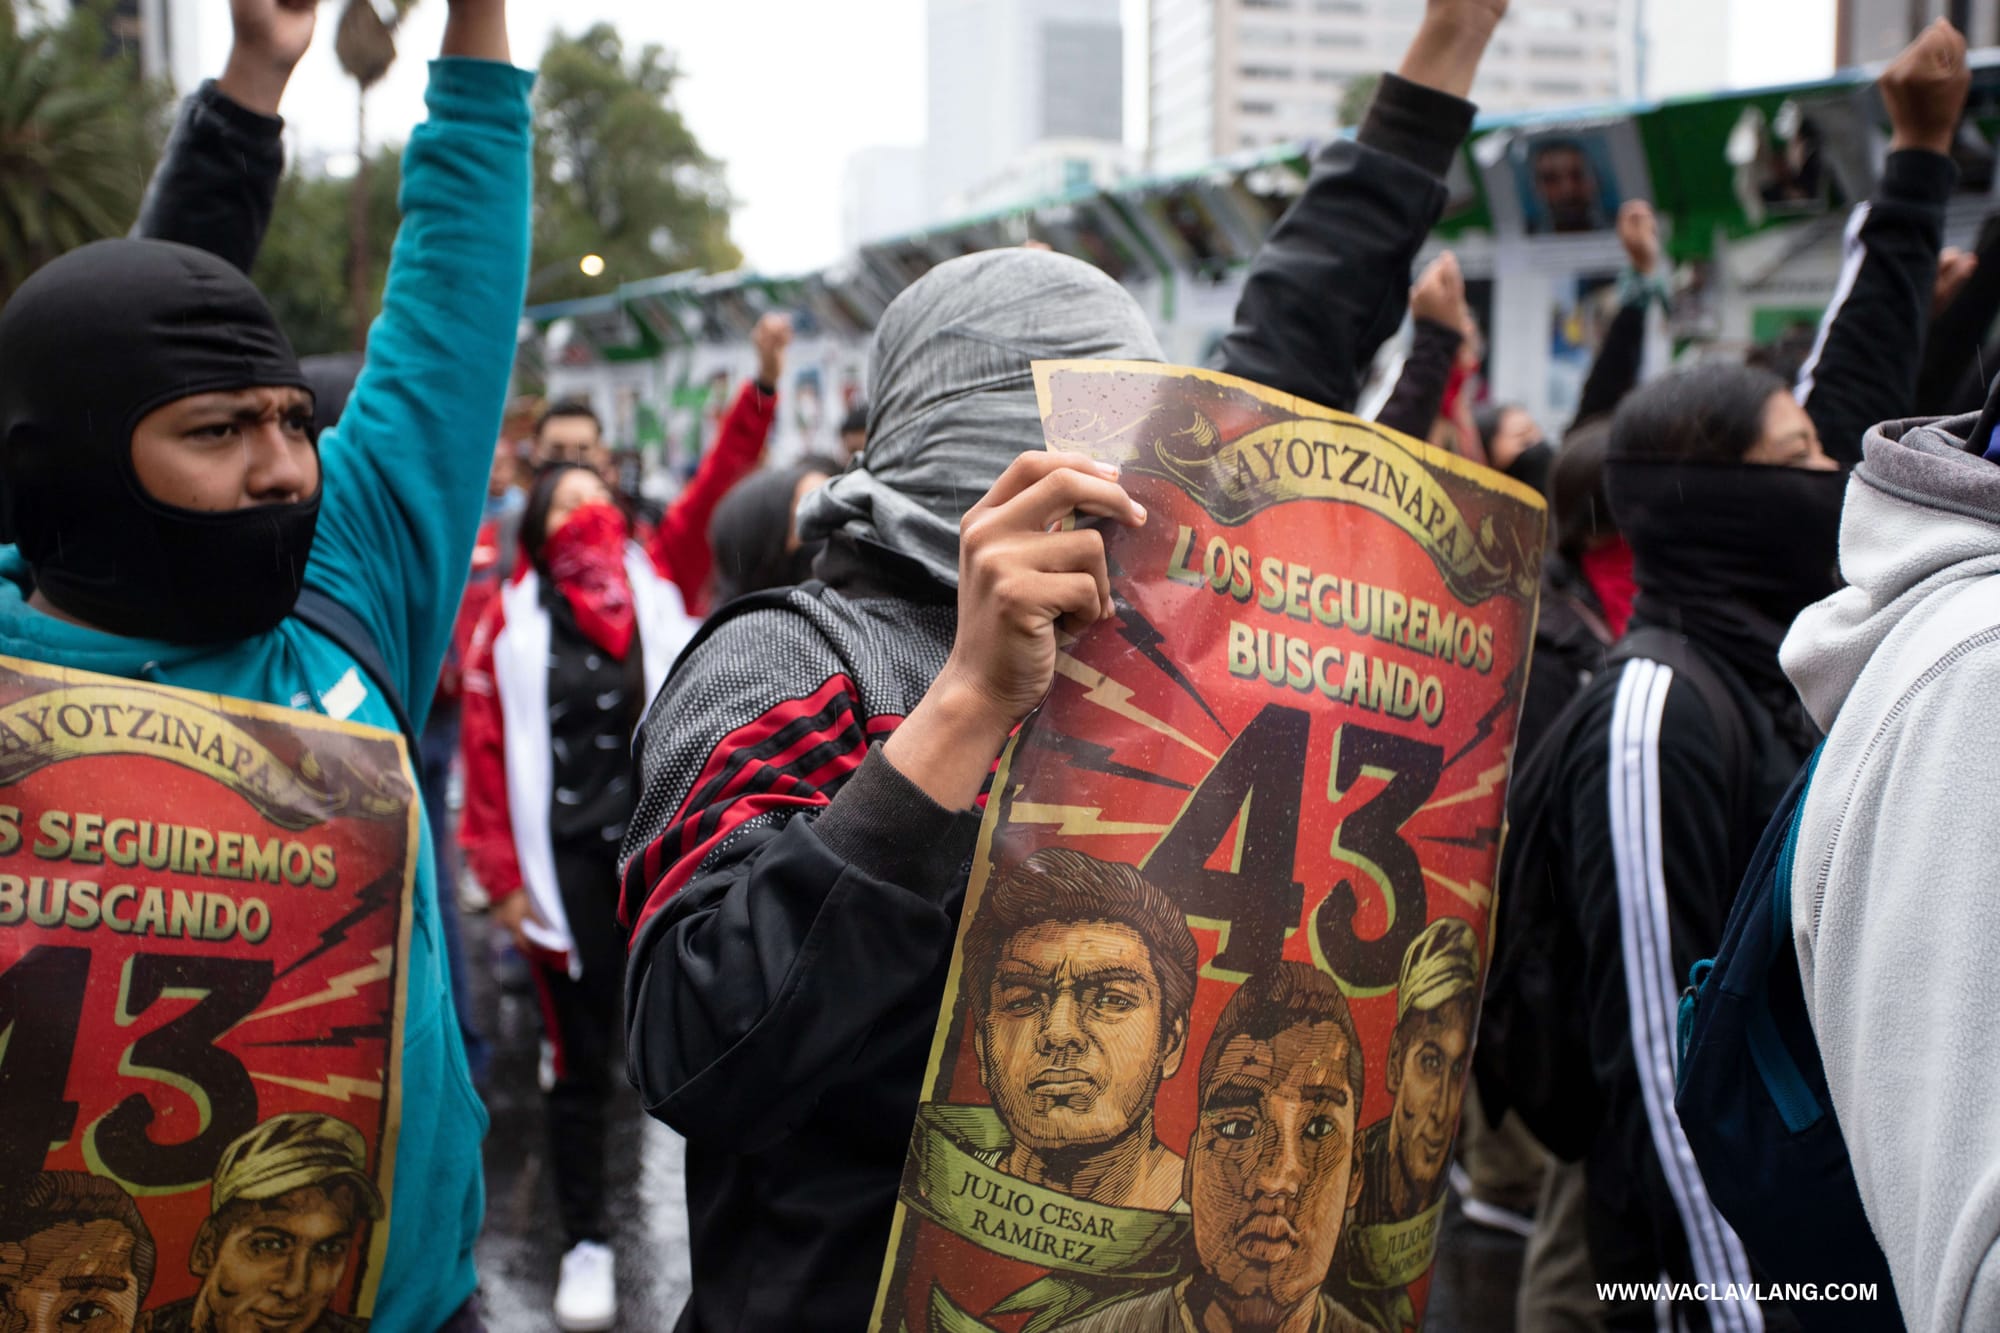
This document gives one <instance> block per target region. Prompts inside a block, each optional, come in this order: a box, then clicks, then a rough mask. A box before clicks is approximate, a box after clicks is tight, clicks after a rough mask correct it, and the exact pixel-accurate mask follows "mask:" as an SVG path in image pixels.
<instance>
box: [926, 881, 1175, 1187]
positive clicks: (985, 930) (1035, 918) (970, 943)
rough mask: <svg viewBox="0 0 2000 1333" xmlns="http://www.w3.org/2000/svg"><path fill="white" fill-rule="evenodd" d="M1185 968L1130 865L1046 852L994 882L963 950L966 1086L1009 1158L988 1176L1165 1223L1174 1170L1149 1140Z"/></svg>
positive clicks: (1163, 909)
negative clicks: (969, 1035) (970, 1052)
mask: <svg viewBox="0 0 2000 1333" xmlns="http://www.w3.org/2000/svg"><path fill="white" fill-rule="evenodd" d="M1198 966H1199V957H1198V955H1197V953H1196V950H1195V943H1194V936H1193V935H1192V934H1191V933H1189V931H1188V927H1187V920H1186V918H1185V916H1183V914H1182V913H1181V911H1180V909H1179V908H1178V907H1176V906H1175V905H1174V903H1173V902H1172V900H1170V899H1169V898H1168V897H1167V895H1166V894H1165V893H1163V892H1161V891H1160V890H1159V889H1158V888H1156V887H1155V886H1153V885H1152V884H1149V883H1148V882H1147V881H1146V880H1145V878H1144V877H1142V876H1141V875H1140V874H1139V872H1138V871H1137V870H1135V869H1133V868H1132V867H1131V866H1128V865H1122V864H1119V863H1117V862H1113V861H1100V860H1098V859H1097V858H1096V857H1092V856H1087V855H1085V854H1083V853H1082V852H1075V851H1070V850H1068V849H1066V848H1044V849H1043V850H1041V851H1039V852H1036V853H1035V854H1034V855H1032V856H1030V857H1028V858H1027V860H1025V861H1023V862H1022V863H1021V864H1019V865H1018V866H1015V867H1013V868H1012V869H1011V870H1009V871H1007V872H1005V873H1004V874H1003V875H1001V876H1000V877H999V878H998V879H997V880H996V882H995V883H994V885H993V886H992V888H991V890H990V891H989V892H988V894H987V896H986V899H985V902H984V903H983V904H982V905H981V907H980V910H979V914H978V916H976V917H975V918H974V919H973V922H972V925H971V927H970V928H969V929H968V930H967V932H966V937H965V993H966V995H967V998H968V1003H969V1006H970V1009H971V1013H972V1024H973V1031H974V1041H975V1043H976V1045H977V1050H978V1056H979V1073H980V1079H981V1081H982V1082H983V1083H984V1084H985V1086H986V1090H987V1093H988V1095H989V1096H991V1097H992V1099H993V1106H994V1109H995V1111H996V1112H997V1114H998V1115H999V1118H1000V1121H1001V1123H1002V1124H1003V1125H1004V1126H1005V1129H1006V1132H1007V1135H1008V1143H1007V1144H1006V1146H1004V1147H1002V1148H1001V1149H999V1151H998V1152H997V1154H993V1155H991V1157H992V1160H991V1161H990V1162H989V1164H990V1165H992V1166H994V1167H996V1168H998V1169H999V1170H1001V1171H1004V1172H1006V1173H1007V1174H1008V1175H1011V1176H1015V1177H1017V1178H1019V1179H1022V1180H1025V1181H1028V1182H1030V1183H1032V1184H1036V1185H1044V1186H1047V1187H1049V1188H1051V1189H1056V1190H1060V1191H1062V1192H1064V1193H1067V1194H1070V1195H1073V1196H1076V1197H1078V1198H1087V1199H1092V1200H1094V1201H1096V1202H1099V1203H1106V1204H1114V1205H1118V1206H1123V1207H1130V1208H1149V1209H1156V1210H1165V1209H1169V1208H1172V1207H1174V1206H1175V1205H1176V1204H1177V1202H1178V1201H1179V1199H1180V1197H1181V1159H1180V1158H1179V1157H1178V1156H1176V1155H1175V1154H1174V1153H1173V1152H1172V1151H1171V1150H1170V1149H1169V1148H1167V1146H1166V1145H1165V1144H1163V1143H1161V1142H1160V1141H1159V1140H1158V1139H1157V1138H1156V1137H1154V1132H1153V1098H1154V1095H1155V1094H1156V1093H1157V1092H1158V1091H1159V1089H1160V1084H1161V1083H1162V1082H1163V1081H1164V1080H1166V1079H1169V1078H1172V1077H1173V1076H1174V1074H1175V1072H1176V1071H1178V1070H1179V1069H1180V1065H1181V1059H1182V1057H1183V1056H1184V1055H1185V1053H1186V1051H1187V1038H1188V1012H1189V1009H1190V1007H1191V1006H1192V1004H1193V1002H1194V989H1195V976H1196V969H1197V968H1198Z"/></svg>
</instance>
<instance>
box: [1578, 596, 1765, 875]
mask: <svg viewBox="0 0 2000 1333" xmlns="http://www.w3.org/2000/svg"><path fill="white" fill-rule="evenodd" d="M1637 659H1644V660H1646V661H1649V662H1658V663H1660V664H1661V665H1662V666H1665V667H1667V668H1669V669H1670V670H1672V671H1673V673H1674V674H1675V675H1676V676H1679V677H1681V678H1683V679H1685V680H1686V681H1687V683H1688V684H1690V685H1692V686H1693V687H1694V691H1695V693H1696V694H1698V695H1700V696H1701V701H1702V704H1703V706H1704V707H1706V708H1707V709H1708V715H1709V717H1710V718H1712V719H1713V720H1714V722H1715V729H1716V731H1717V732H1718V733H1719V734H1720V736H1721V740H1722V759H1723V772H1725V773H1727V774H1729V777H1730V805H1731V813H1732V816H1733V817H1732V819H1731V821H1730V823H1731V829H1732V832H1731V835H1730V836H1731V838H1732V840H1734V839H1737V838H1741V837H1742V836H1743V827H1744V824H1745V823H1746V822H1747V820H1748V815H1749V810H1750V800H1751V791H1750V787H1751V782H1752V777H1753V774H1754V772H1755V759H1756V756H1755V753H1754V751H1753V748H1752V746H1751V744H1750V724H1749V723H1748V722H1747V721H1746V720H1745V719H1744V716H1743V706H1742V705H1741V704H1739V703H1738V702H1737V701H1736V693H1735V691H1733V690H1731V689H1730V688H1729V686H1728V684H1727V683H1726V682H1725V681H1724V680H1723V679H1722V676H1721V674H1720V673H1719V672H1718V671H1717V670H1716V669H1715V667H1714V666H1713V665H1711V664H1710V662H1709V660H1708V659H1707V658H1706V657H1705V656H1703V655H1702V652H1701V650H1700V649H1699V648H1697V647H1695V646H1694V644H1692V643H1691V642H1689V641H1688V638H1687V636H1686V635H1685V634H1676V633H1674V632H1673V631H1672V630H1670V629H1662V628H1661V627H1659V626H1657V625H1642V626H1639V627H1638V628H1636V629H1633V630H1630V631H1628V632H1627V633H1626V635H1625V637H1624V638H1622V639H1620V640H1619V641H1618V643H1617V645H1616V646H1614V647H1613V648H1612V650H1611V653H1610V655H1609V656H1608V657H1607V658H1606V659H1605V660H1606V662H1607V664H1608V663H1614V662H1630V661H1634V660H1637Z"/></svg>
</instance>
